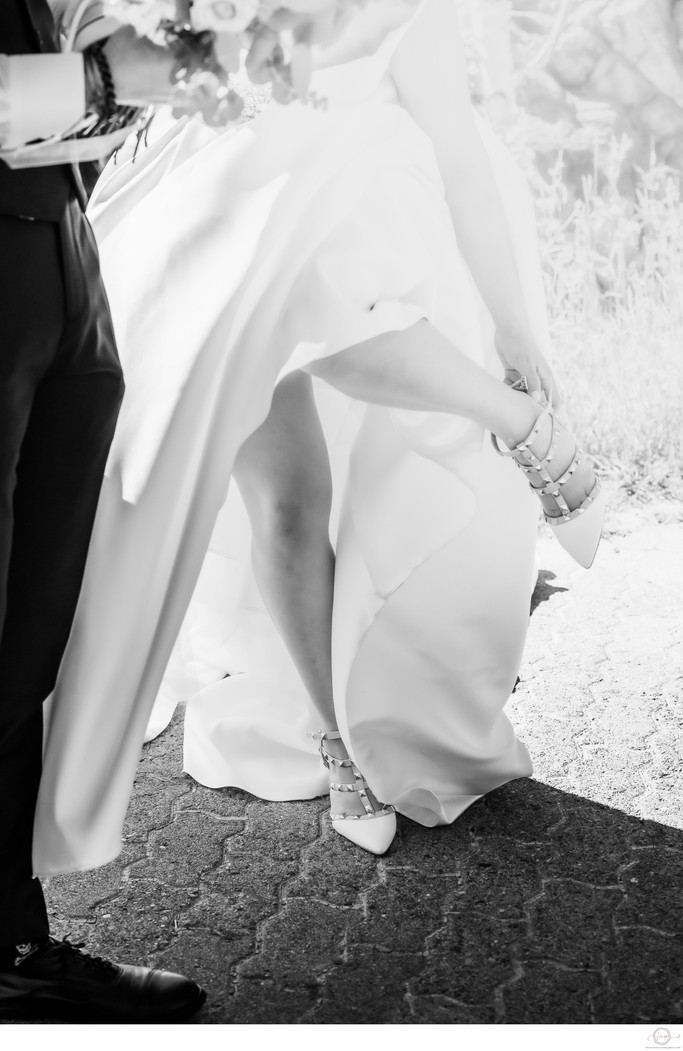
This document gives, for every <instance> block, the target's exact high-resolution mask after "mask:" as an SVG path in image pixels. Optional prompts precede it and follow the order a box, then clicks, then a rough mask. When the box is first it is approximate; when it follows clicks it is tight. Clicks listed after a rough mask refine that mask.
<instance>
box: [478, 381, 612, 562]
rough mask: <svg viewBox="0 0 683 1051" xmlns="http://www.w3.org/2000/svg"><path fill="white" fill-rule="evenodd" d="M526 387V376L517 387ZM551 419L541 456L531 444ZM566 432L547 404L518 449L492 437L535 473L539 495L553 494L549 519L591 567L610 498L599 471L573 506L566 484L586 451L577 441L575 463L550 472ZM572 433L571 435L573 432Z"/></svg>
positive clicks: (560, 538) (561, 539)
mask: <svg viewBox="0 0 683 1051" xmlns="http://www.w3.org/2000/svg"><path fill="white" fill-rule="evenodd" d="M525 387H526V383H525V381H523V380H522V381H521V382H519V383H518V384H514V388H516V389H518V390H521V391H522V392H524V393H526V390H525ZM547 419H549V420H550V441H549V443H548V450H547V452H546V454H545V456H543V457H542V458H539V457H538V456H536V454H535V453H533V452H532V451H531V445H532V444H533V443H534V441H535V440H536V438H537V437H538V435H539V433H540V432H541V430H542V428H543V424H544V422H545V421H546V420H547ZM562 432H564V433H565V434H569V430H568V429H567V427H566V426H565V425H564V424H563V423H562V422H561V421H560V420H558V418H557V416H556V415H555V412H554V410H553V409H552V408H551V407H550V406H549V405H547V406H546V407H545V408H544V410H543V412H542V413H541V415H540V416H539V417H538V419H537V420H536V423H535V424H534V426H533V428H532V429H531V431H530V433H529V434H528V435H527V437H526V438H525V439H524V441H522V442H519V443H518V444H517V445H516V446H515V447H514V449H508V448H501V446H500V442H499V441H498V439H497V438H496V436H495V435H491V440H492V442H493V446H494V448H495V450H496V452H498V453H499V454H500V455H501V456H511V457H512V458H513V460H514V461H515V463H516V464H517V466H518V467H519V468H521V470H522V471H524V473H525V474H526V475H527V476H531V477H528V481H529V484H530V486H531V488H532V489H533V491H534V492H535V493H536V495H537V496H538V497H541V496H550V497H552V499H553V500H554V501H555V506H554V508H553V509H551V510H550V511H548V510H547V509H546V508H545V507H544V509H543V517H544V519H545V521H546V522H547V523H548V525H549V526H551V527H552V529H553V531H554V533H555V536H556V537H557V540H558V541H559V543H560V544H561V545H562V547H563V548H564V549H565V551H566V552H567V553H568V554H569V555H571V556H572V558H573V559H574V560H575V561H576V562H578V563H579V565H580V566H584V567H585V568H586V569H590V567H591V566H592V564H593V560H594V558H595V554H596V551H597V549H598V544H599V543H600V537H601V536H602V523H603V520H604V517H605V504H606V502H607V498H606V494H605V491H604V489H603V488H602V486H601V483H600V479H599V477H598V475H597V474H596V475H595V485H594V486H593V488H592V489H591V491H590V493H588V495H587V496H586V497H585V498H584V499H583V500H582V502H581V503H580V504H579V505H578V507H574V508H573V509H572V508H570V507H569V504H568V503H567V500H566V499H565V495H564V493H563V492H562V487H563V486H564V485H565V483H566V482H568V481H569V479H570V478H571V477H572V475H573V474H574V472H575V471H576V469H577V467H578V466H579V464H580V463H582V461H583V460H584V454H583V453H582V452H581V450H580V449H579V448H578V446H577V444H576V442H574V453H573V455H572V459H571V463H570V464H569V466H568V467H567V468H565V470H564V471H562V472H561V474H560V476H559V477H558V478H553V476H552V474H551V473H550V472H551V467H550V465H551V463H552V461H553V460H554V458H555V455H556V453H557V449H558V446H559V443H560V437H561V435H562ZM569 436H570V438H571V435H570V434H569ZM572 440H573V439H572ZM594 473H595V472H594ZM532 478H535V479H536V480H537V484H534V482H533V481H532Z"/></svg>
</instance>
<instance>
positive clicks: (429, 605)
mask: <svg viewBox="0 0 683 1051" xmlns="http://www.w3.org/2000/svg"><path fill="white" fill-rule="evenodd" d="M427 2H429V0H427ZM382 10H383V5H382V3H378V4H377V5H376V6H375V5H374V4H370V5H368V8H367V9H366V11H365V14H364V16H363V17H364V18H366V19H371V18H376V19H381V17H382ZM417 17H419V13H418V15H417ZM410 27H411V23H410V22H408V23H406V24H405V25H404V26H402V27H400V28H399V29H397V30H395V31H394V32H392V33H390V34H389V36H387V37H386V38H385V40H384V42H383V43H382V44H381V46H380V47H379V48H377V49H376V50H375V51H374V52H373V53H372V54H370V55H368V56H367V57H364V58H360V59H358V60H356V61H353V62H349V63H347V64H345V65H339V66H333V67H332V68H328V69H326V70H324V71H321V72H320V73H318V74H316V75H315V87H316V90H317V91H318V92H319V93H320V94H323V95H325V96H326V97H327V98H328V100H329V107H328V108H327V110H324V111H323V110H319V109H314V108H312V107H307V106H303V105H301V104H298V103H296V104H293V105H291V106H289V107H281V106H277V105H274V104H273V105H271V106H269V107H267V108H266V110H265V111H264V112H262V113H261V114H260V115H259V116H258V117H257V118H256V119H255V120H253V121H252V122H251V123H250V124H248V125H245V126H244V127H241V128H239V129H237V130H233V131H230V132H227V133H223V134H217V133H214V132H212V131H210V130H208V129H207V128H205V127H204V126H203V125H201V124H200V123H199V122H197V121H187V120H186V121H183V122H180V123H178V124H176V125H174V126H173V127H172V128H171V129H170V130H169V131H168V132H167V133H166V134H165V135H163V136H162V137H161V138H160V139H159V140H158V141H157V142H156V143H154V144H153V145H152V146H150V147H149V148H148V149H147V150H143V151H142V152H141V153H140V154H138V156H137V158H136V160H135V162H134V163H132V162H131V161H130V159H129V160H125V159H122V158H119V159H118V160H117V162H116V163H110V165H109V167H108V169H107V171H106V173H105V176H104V178H103V180H102V181H101V184H100V186H99V188H98V191H97V192H96V197H95V199H94V202H93V206H92V221H93V225H94V228H95V231H96V234H97V237H98V240H99V243H100V247H101V256H102V270H103V274H104V279H105V283H106V286H107V288H108V290H109V295H110V300H111V307H112V314H113V318H114V325H115V329H116V333H117V338H118V341H119V345H120V350H121V356H122V362H123V366H124V372H125V374H126V377H127V393H126V398H125V400H124V405H123V409H122V413H121V418H120V423H119V427H118V430H117V434H116V438H115V440H114V445H113V447H112V451H111V456H110V460H109V464H108V467H107V474H106V479H105V482H104V486H103V490H102V495H101V500H100V506H99V509H98V514H97V520H96V525H95V530H94V533H93V540H92V545H91V550H90V555H89V560H88V566H87V570H86V575H85V581H84V586H83V591H82V595H81V600H80V604H79V607H78V611H77V615H76V619H75V623H74V628H73V631H72V635H71V639H70V642H69V646H68V650H67V653H66V655H65V659H64V662H63V665H62V669H61V672H60V677H59V682H58V685H57V689H56V691H55V694H54V696H53V698H52V701H51V704H50V705H49V706H48V719H47V732H46V751H45V767H44V775H43V780H42V784H41V791H40V798H39V803H38V808H37V818H36V831H35V843H34V867H35V871H36V873H39V874H48V873H56V872H68V871H74V870H78V869H83V868H90V867H94V866H97V865H101V864H104V863H106V862H108V861H109V860H111V859H112V858H113V857H114V856H116V854H117V853H118V851H119V849H120V843H121V829H122V825H123V820H124V816H125V811H126V807H127V804H128V800H129V796H130V792H131V788H132V783H133V779H134V776H135V770H136V765H137V762H138V759H139V754H140V746H141V744H142V741H143V737H144V735H145V731H146V728H147V726H148V721H149V729H148V736H153V735H154V734H155V733H158V732H160V731H161V729H163V726H164V725H165V724H166V722H167V721H168V719H169V718H170V715H171V713H172V711H173V708H174V706H175V705H176V703H177V702H178V701H179V700H180V699H186V700H188V701H189V703H188V707H187V714H186V731H185V769H186V770H187V771H188V772H189V773H190V774H191V775H192V776H193V777H194V778H196V779H197V780H198V781H200V782H202V783H203V784H206V785H210V786H219V785H233V786H238V787H240V788H243V789H246V790H247V791H249V792H251V793H254V794H255V795H257V796H261V797H265V798H268V799H299V798H310V797H313V796H316V795H319V794H322V793H324V792H325V791H326V778H325V776H324V773H325V772H324V770H323V768H322V766H321V764H320V761H319V756H318V754H317V752H316V750H315V745H314V744H313V742H311V741H310V740H309V739H308V738H307V736H306V735H307V732H309V731H314V730H317V729H319V728H320V727H319V725H318V722H319V719H318V717H317V716H316V714H315V712H314V710H313V708H312V705H311V704H310V701H309V700H308V698H307V696H306V694H305V691H304V689H303V686H302V684H301V681H300V679H299V677H298V675H297V673H296V670H295V669H294V666H293V664H292V662H291V660H290V658H289V656H288V654H287V651H286V650H285V648H284V646H283V644H282V642H281V641H280V639H279V638H278V636H277V634H276V632H275V631H274V629H273V627H272V624H271V622H270V620H269V618H268V616H267V614H266V612H265V610H264V607H263V603H262V601H261V599H260V596H259V593H258V590H257V588H256V586H255V583H254V579H253V576H252V573H251V566H250V561H249V543H250V537H249V525H248V521H247V519H246V514H245V511H244V508H243V506H242V505H241V501H240V497H239V493H238V491H236V488H235V486H234V485H230V484H229V483H230V476H231V470H232V464H233V461H234V457H235V455H236V453H237V451H238V449H239V447H240V445H241V444H242V442H243V441H244V439H245V438H246V437H247V436H248V435H249V434H251V433H252V432H253V431H254V430H255V428H256V427H257V426H258V425H259V424H260V423H261V422H262V421H263V419H264V418H265V416H266V415H267V413H268V409H269V404H270V400H271V397H272V393H273V390H274V387H275V385H276V383H277V380H278V377H282V376H283V375H286V374H287V373H288V372H290V371H291V370H294V369H297V368H299V367H301V366H302V365H304V364H305V363H306V362H308V361H311V360H313V359H315V358H320V357H323V356H325V355H330V354H334V353H335V352H337V351H339V350H340V349H342V348H344V347H347V346H350V345H352V344H356V343H358V342H361V341H363V340H366V339H368V338H370V337H371V336H373V335H376V334H378V333H382V332H386V331H391V330H397V329H404V328H406V327H408V326H410V325H412V324H413V323H414V322H416V321H418V320H419V319H421V318H428V319H429V320H430V321H432V322H433V323H434V324H435V325H436V326H437V327H438V328H440V329H441V330H442V331H443V332H444V333H445V334H447V335H448V336H449V337H450V338H451V339H452V340H453V341H454V342H455V343H456V344H457V345H458V346H459V347H460V348H461V349H462V350H463V351H465V352H466V353H467V354H469V355H470V356H471V357H472V358H473V359H474V360H475V361H478V362H481V363H484V364H485V365H486V366H487V367H488V368H490V370H491V371H492V372H494V373H495V374H496V375H500V374H501V373H500V366H499V364H498V361H497V358H496V356H495V354H494V351H493V345H492V327H491V323H490V319H489V317H488V315H487V313H486V311H485V309H484V307H483V305H482V302H481V300H480V298H479V295H478V293H477V291H476V289H475V287H474V284H473V282H472V279H471V277H470V275H469V273H468V270H467V268H466V266H465V264H464V261H463V258H462V256H461V254H460V252H459V250H458V246H457V244H456V240H455V236H454V233H453V228H452V225H451V221H450V216H449V213H448V211H447V208H446V204H445V201H444V193H443V186H442V183H441V178H440V175H439V171H438V168H437V165H436V160H435V157H434V153H433V149H432V146H431V142H430V141H429V140H428V139H427V138H426V136H425V135H424V134H423V132H422V131H421V130H420V129H419V128H418V127H417V125H416V124H415V122H414V121H413V120H412V118H411V117H410V116H409V115H408V113H407V112H406V111H405V110H404V109H403V108H402V107H401V106H400V105H399V104H398V99H397V94H396V89H395V87H394V84H393V81H392V79H391V74H390V71H389V64H390V61H391V57H392V54H393V52H394V49H395V48H396V47H397V45H398V43H399V42H400V41H401V40H402V39H405V36H404V34H409V33H410ZM424 60H425V61H428V60H429V56H428V55H426V56H424ZM435 104H438V102H435ZM441 104H443V103H441ZM481 130H482V135H483V137H484V139H485V142H486V144H487V147H488V149H489V151H490V156H491V160H492V164H493V168H494V170H495V173H496V177H497V179H498V182H499V188H500V193H501V196H502V199H503V202H504V206H505V211H506V214H507V216H508V221H509V225H510V232H511V237H512V241H513V244H514V249H515V253H516V258H517V262H518V266H519V271H520V274H521V275H522V281H523V286H524V294H525V296H526V298H527V304H528V308H529V312H530V315H531V317H532V319H533V323H534V325H535V326H536V329H537V333H538V338H539V340H540V342H541V344H542V345H545V343H546V328H545V307H544V300H543V291H542V282H541V276H540V271H539V264H538V258H537V249H536V240H535V230H534V220H533V212H532V207H531V202H530V199H529V194H528V190H527V188H526V185H525V183H524V180H523V178H522V176H521V174H520V172H519V171H518V169H517V168H516V166H515V164H514V163H513V161H512V159H511V158H510V156H509V155H508V153H507V152H506V151H505V150H504V149H503V147H502V146H501V145H500V144H499V143H498V142H497V141H496V140H495V139H494V138H493V136H492V135H491V134H490V133H489V132H488V131H487V130H486V128H484V127H483V126H482V129H481ZM419 352H420V348H419V346H416V347H415V353H416V354H419ZM316 390H317V396H318V399H319V409H320V414H321V419H322V421H323V425H324V428H325V433H326V437H327V441H328V448H329V452H330V457H331V462H332V467H333V477H334V509H333V522H332V537H333V541H334V545H335V548H336V553H337V568H336V580H335V605H334V623H333V671H334V689H335V704H336V708H337V716H338V725H339V729H340V730H341V731H342V734H343V736H344V739H345V741H346V742H347V743H348V747H349V750H350V751H351V753H352V755H353V756H354V758H355V760H356V762H357V764H358V765H359V767H360V769H361V770H362V771H363V772H364V775H365V776H366V778H367V779H368V781H369V783H370V785H371V786H372V788H373V790H374V792H375V793H376V795H377V796H378V798H380V799H381V800H383V801H385V802H388V803H393V804H394V805H395V806H396V808H397V809H398V811H400V812H401V813H403V814H405V815H407V816H408V817H410V818H412V819H414V820H416V821H419V822H421V823H422V824H425V825H433V824H437V823H443V822H450V821H453V820H454V819H455V818H457V817H458V815H459V814H460V813H462V811H463V810H464V809H465V808H466V807H468V806H469V805H470V804H471V803H472V802H473V801H474V800H476V799H477V798H479V797H480V796H482V795H483V794H484V793H486V792H488V791H490V790H491V789H493V788H495V787H496V786H498V785H501V784H503V783H504V782H506V781H508V780H510V779H512V778H516V777H521V776H524V775H527V774H529V773H530V771H531V764H530V760H529V756H528V754H527V751H526V749H525V747H524V745H523V744H522V743H521V742H520V741H518V740H517V738H516V737H515V734H514V732H513V729H512V727H511V725H510V723H509V721H508V720H507V718H506V716H505V715H504V713H503V708H504V705H505V702H506V700H507V698H508V696H509V694H510V692H511V690H512V688H513V686H514V682H515V677H516V674H517V671H518V668H519V665H520V661H521V656H522V650H523V646H524V640H525V635H526V629H527V622H528V614H529V600H530V595H531V591H532V588H533V583H534V576H535V568H534V546H535V535H536V523H537V518H538V506H537V502H536V500H535V498H534V497H533V496H532V495H531V494H530V493H529V492H528V489H527V486H526V483H525V481H524V478H523V477H522V475H521V473H520V472H518V471H516V470H515V469H514V467H513V466H512V465H511V464H510V463H509V462H507V461H503V460H502V459H499V458H497V457H496V456H495V455H494V453H493V451H492V449H491V447H490V443H489V442H488V440H487V436H486V435H485V434H484V433H483V431H482V430H481V429H480V428H479V427H478V426H476V425H474V424H472V423H469V422H467V421H465V420H459V419H451V418H450V417H448V416H446V415H443V414H428V413H417V412H406V411H394V410H390V409H384V408H378V407H374V406H366V405H364V404H361V403H359V402H354V401H352V400H351V399H347V398H344V397H343V396H342V395H340V394H338V393H337V392H335V391H333V390H332V389H331V388H328V387H326V386H325V385H324V384H322V383H319V382H318V381H316ZM188 606H189V609H188ZM226 676H227V677H226ZM155 699H156V704H155ZM152 709H154V710H152Z"/></svg>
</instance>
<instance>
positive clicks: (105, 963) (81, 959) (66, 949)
mask: <svg viewBox="0 0 683 1051" xmlns="http://www.w3.org/2000/svg"><path fill="white" fill-rule="evenodd" d="M48 940H49V942H50V948H51V949H52V950H53V951H55V952H58V953H60V954H61V955H62V956H63V957H64V958H65V959H68V960H69V962H71V963H74V964H76V966H77V967H82V968H83V969H84V970H96V971H100V972H105V973H106V974H117V973H118V972H117V968H116V966H115V964H113V963H111V961H109V960H105V959H103V957H101V956H91V955H90V953H88V952H83V949H84V948H85V942H72V941H69V939H68V938H63V939H62V940H61V941H58V940H57V938H49V939H48Z"/></svg>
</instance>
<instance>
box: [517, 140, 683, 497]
mask: <svg viewBox="0 0 683 1051" xmlns="http://www.w3.org/2000/svg"><path fill="white" fill-rule="evenodd" d="M628 146H629V143H628V142H627V141H623V140H616V139H613V140H612V141H611V142H610V143H609V144H608V147H607V149H605V150H603V151H602V153H601V155H598V154H597V152H596V157H595V165H594V173H593V174H592V175H590V176H585V177H584V178H583V180H582V186H581V191H580V193H577V194H571V193H570V192H569V191H568V189H567V181H566V179H565V176H564V172H565V158H564V156H563V154H562V153H561V152H560V153H559V154H558V158H557V161H556V163H555V164H554V165H553V166H552V167H551V168H550V170H549V172H548V174H547V176H540V175H539V173H538V170H536V172H535V173H534V178H533V184H534V189H535V198H536V204H537V214H538V230H539V237H540V247H541V255H542V262H543V270H544V275H545V279H546V289H547V296H548V308H549V313H550V318H551V331H552V335H553V345H554V348H555V358H556V360H555V366H556V371H557V374H558V377H559V379H560V381H561V382H562V390H563V396H564V402H565V411H566V413H567V415H568V417H570V418H571V422H572V424H573V426H574V428H575V429H576V432H577V433H578V434H579V435H580V436H581V440H582V442H583V443H584V445H585V447H586V448H587V451H589V452H590V453H591V454H592V455H593V456H594V458H595V459H596V460H597V461H598V463H599V464H600V466H601V467H602V468H603V471H604V472H605V473H606V474H607V475H608V476H611V477H612V478H613V479H615V480H616V481H617V482H618V483H619V484H620V485H621V486H623V487H624V488H625V489H626V490H627V491H629V492H637V493H639V494H643V495H644V494H650V495H652V494H653V493H656V492H658V493H660V494H662V493H664V494H666V495H668V496H678V497H680V496H683V198H682V190H683V186H682V184H683V176H682V174H681V172H678V171H675V170H673V169H671V168H669V167H667V166H666V165H664V164H661V163H657V162H656V160H654V159H653V160H652V162H651V164H650V166H649V167H648V168H647V170H638V171H636V172H635V175H634V178H633V179H632V180H630V181H631V182H632V185H633V195H632V196H625V195H624V194H623V193H622V192H620V188H619V185H620V182H621V181H622V176H623V165H624V158H625V157H626V154H627V152H628Z"/></svg>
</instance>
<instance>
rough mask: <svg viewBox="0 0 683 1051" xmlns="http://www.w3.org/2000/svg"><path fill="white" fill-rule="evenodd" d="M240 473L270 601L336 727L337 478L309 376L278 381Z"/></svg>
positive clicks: (324, 716) (324, 714)
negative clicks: (332, 533) (332, 530)
mask: <svg viewBox="0 0 683 1051" xmlns="http://www.w3.org/2000/svg"><path fill="white" fill-rule="evenodd" d="M235 480H236V481H237V484H238V486H239V489H240V493H241V494H242V498H243V500H244V502H245V505H246V508H247V512H248V514H249V519H250V522H251V527H252V536H253V541H252V562H253V567H254V574H255V576H256V580H257V583H258V585H259V589H260V591H261V594H262V596H263V600H264V602H265V604H266V607H267V609H268V612H269V613H270V615H271V617H272V618H273V621H274V623H275V626H276V628H277V630H278V632H279V633H280V635H281V636H282V638H283V640H284V642H285V644H286V646H287V648H288V650H289V652H290V654H291V656H292V659H293V660H294V663H295V664H296V666H297V669H298V671H299V674H300V675H301V678H302V679H303V682H304V685H305V687H306V689H307V691H308V693H309V695H310V697H311V700H312V701H313V704H314V705H315V707H316V709H317V710H318V712H319V713H320V719H321V726H322V727H323V728H325V729H331V728H334V726H335V715H334V706H333V703H332V670H331V637H332V589H333V582H334V553H333V551H332V547H331V544H330V539H329V521H330V506H331V501H332V483H331V478H330V466H329V462H328V458H327V449H326V447H325V440H324V437H323V434H322V430H321V427H320V421H319V419H318V414H317V412H316V408H315V403H314V401H313V394H312V384H311V379H310V377H309V376H306V375H305V374H303V373H301V372H298V373H294V374H293V375H291V376H289V377H287V379H285V380H284V381H283V382H282V383H280V384H279V386H278V387H277V389H276V391H275V394H274V397H273V403H272V406H271V410H270V414H269V416H268V418H267V420H266V421H265V423H263V424H262V426H261V427H259V429H258V430H257V431H256V432H255V433H254V434H253V435H251V437H250V438H249V439H247V441H246V442H245V443H244V445H243V446H242V448H241V450H240V452H239V454H238V457H237V460H236V463H235Z"/></svg>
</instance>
